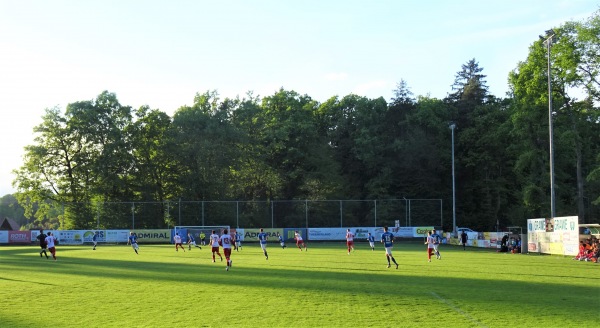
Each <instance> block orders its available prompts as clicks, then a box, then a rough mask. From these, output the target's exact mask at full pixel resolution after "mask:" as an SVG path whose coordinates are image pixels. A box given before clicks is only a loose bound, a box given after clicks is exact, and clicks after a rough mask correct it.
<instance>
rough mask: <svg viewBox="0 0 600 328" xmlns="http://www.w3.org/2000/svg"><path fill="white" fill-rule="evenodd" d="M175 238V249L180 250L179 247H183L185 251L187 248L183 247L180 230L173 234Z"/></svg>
mask: <svg viewBox="0 0 600 328" xmlns="http://www.w3.org/2000/svg"><path fill="white" fill-rule="evenodd" d="M173 240H175V251H176V252H179V247H181V250H182V251H184V252H185V248H183V244H182V242H181V236H180V235H179V232H176V233H175V236H173Z"/></svg>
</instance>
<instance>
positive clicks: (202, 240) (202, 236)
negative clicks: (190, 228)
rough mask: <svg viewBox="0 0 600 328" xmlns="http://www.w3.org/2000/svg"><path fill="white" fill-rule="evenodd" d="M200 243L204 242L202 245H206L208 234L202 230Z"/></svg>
mask: <svg viewBox="0 0 600 328" xmlns="http://www.w3.org/2000/svg"><path fill="white" fill-rule="evenodd" d="M200 243H201V244H202V246H205V245H206V234H205V233H204V231H201V232H200Z"/></svg>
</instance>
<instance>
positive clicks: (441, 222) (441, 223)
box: [440, 199, 444, 229]
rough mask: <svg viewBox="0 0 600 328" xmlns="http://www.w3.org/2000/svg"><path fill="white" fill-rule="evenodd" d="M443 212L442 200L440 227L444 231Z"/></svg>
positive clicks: (441, 204)
mask: <svg viewBox="0 0 600 328" xmlns="http://www.w3.org/2000/svg"><path fill="white" fill-rule="evenodd" d="M443 211H444V206H443V200H442V199H440V227H441V228H442V229H443V228H444V215H443Z"/></svg>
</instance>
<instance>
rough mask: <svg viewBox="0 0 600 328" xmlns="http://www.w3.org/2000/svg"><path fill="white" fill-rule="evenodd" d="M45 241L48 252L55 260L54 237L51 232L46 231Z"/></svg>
mask: <svg viewBox="0 0 600 328" xmlns="http://www.w3.org/2000/svg"><path fill="white" fill-rule="evenodd" d="M45 241H46V244H47V247H48V250H49V251H50V254H52V258H53V259H54V261H56V238H54V235H53V234H52V232H48V236H47V237H46V239H45Z"/></svg>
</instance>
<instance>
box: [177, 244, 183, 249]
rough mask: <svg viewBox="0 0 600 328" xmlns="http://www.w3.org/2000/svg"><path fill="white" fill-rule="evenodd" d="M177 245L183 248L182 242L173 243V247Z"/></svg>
mask: <svg viewBox="0 0 600 328" xmlns="http://www.w3.org/2000/svg"><path fill="white" fill-rule="evenodd" d="M177 246H181V248H183V244H182V243H175V247H177Z"/></svg>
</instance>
